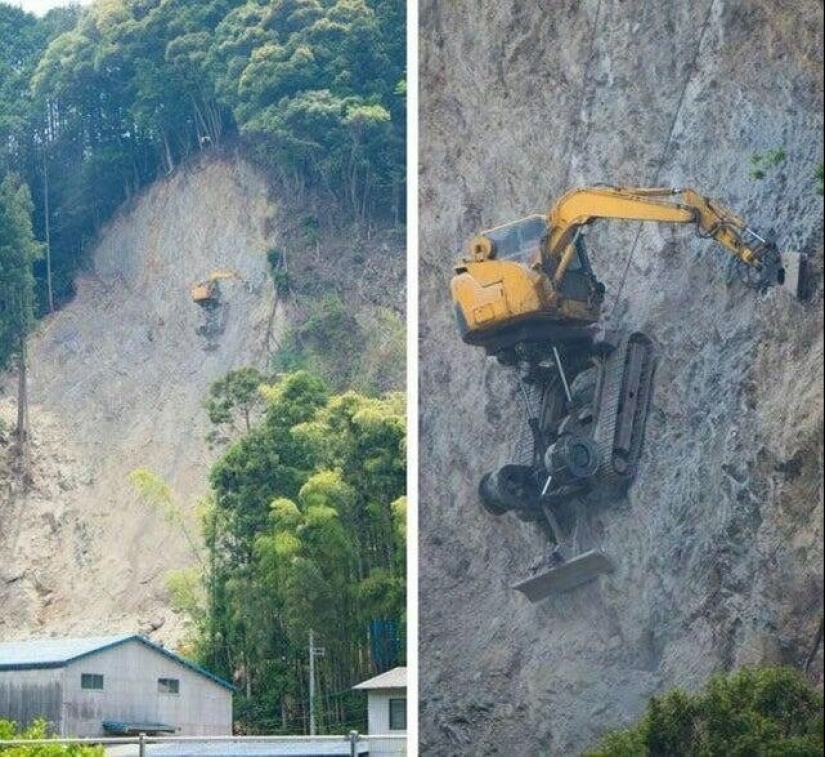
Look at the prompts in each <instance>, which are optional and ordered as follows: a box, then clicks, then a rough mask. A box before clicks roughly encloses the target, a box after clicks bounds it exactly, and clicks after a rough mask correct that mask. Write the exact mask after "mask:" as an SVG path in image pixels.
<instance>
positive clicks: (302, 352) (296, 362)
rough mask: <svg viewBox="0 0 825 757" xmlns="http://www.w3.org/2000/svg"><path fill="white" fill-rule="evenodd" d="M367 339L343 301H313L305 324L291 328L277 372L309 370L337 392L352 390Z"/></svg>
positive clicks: (326, 297)
mask: <svg viewBox="0 0 825 757" xmlns="http://www.w3.org/2000/svg"><path fill="white" fill-rule="evenodd" d="M366 346H367V340H366V336H365V335H364V333H363V331H362V329H361V326H360V325H359V323H358V321H357V320H356V319H355V316H354V315H353V312H352V309H351V308H347V307H346V305H345V304H344V302H343V301H342V300H341V298H340V297H339V296H338V295H337V294H334V293H331V292H330V293H327V294H325V295H323V296H322V297H320V298H319V299H318V300H315V301H312V302H311V303H310V304H309V305H308V307H307V312H306V315H305V317H304V319H303V322H302V323H300V324H299V325H297V326H294V327H292V328H291V329H290V330H289V331H288V332H287V334H286V335H285V337H284V340H283V343H282V345H281V346H280V347H279V349H278V351H277V352H276V353H275V357H274V359H273V368H274V369H275V370H276V371H295V370H309V371H311V372H313V373H316V374H318V375H320V376H322V377H323V378H324V379H325V380H326V381H327V382H328V383H330V384H331V385H333V386H334V387H335V388H342V387H345V386H350V385H352V383H353V377H354V374H355V372H356V371H357V370H358V367H359V366H358V359H359V356H360V355H363V353H364V351H365V349H366Z"/></svg>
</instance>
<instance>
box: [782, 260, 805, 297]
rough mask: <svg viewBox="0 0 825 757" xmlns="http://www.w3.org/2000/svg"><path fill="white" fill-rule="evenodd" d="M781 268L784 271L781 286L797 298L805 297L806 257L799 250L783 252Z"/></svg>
mask: <svg viewBox="0 0 825 757" xmlns="http://www.w3.org/2000/svg"><path fill="white" fill-rule="evenodd" d="M782 270H783V271H784V280H783V281H782V282H781V283H782V287H783V288H784V289H786V290H788V291H789V292H790V293H791V294H792V295H793V296H794V297H796V299H798V300H804V299H807V296H808V257H807V256H806V255H805V254H804V253H801V252H783V253H782Z"/></svg>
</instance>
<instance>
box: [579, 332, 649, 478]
mask: <svg viewBox="0 0 825 757" xmlns="http://www.w3.org/2000/svg"><path fill="white" fill-rule="evenodd" d="M654 370H655V356H654V352H653V344H652V342H651V341H650V339H649V338H648V337H647V336H645V335H644V334H642V333H641V332H638V331H637V332H633V333H632V334H630V335H629V336H627V337H626V338H625V339H623V340H622V341H621V342H620V344H619V345H618V346H617V348H616V349H615V350H613V352H612V353H611V354H610V355H608V356H607V358H606V359H605V365H604V370H603V372H602V376H601V381H600V387H599V409H598V420H597V422H596V428H595V430H594V433H593V439H594V441H595V442H596V445H597V449H598V451H599V458H600V463H599V470H598V473H597V476H598V479H599V482H600V488H604V489H605V490H606V491H608V492H611V493H612V492H617V493H620V492H623V491H624V490H625V489H626V488H627V486H629V484H630V483H631V481H632V480H633V477H634V475H635V472H636V465H637V463H638V461H639V458H640V457H641V453H642V446H643V443H644V432H645V425H646V422H647V414H648V410H649V407H650V398H651V395H652V393H653V373H654Z"/></svg>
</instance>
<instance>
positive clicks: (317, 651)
mask: <svg viewBox="0 0 825 757" xmlns="http://www.w3.org/2000/svg"><path fill="white" fill-rule="evenodd" d="M325 654H326V650H325V649H324V648H323V647H316V646H315V633H314V632H313V630H312V629H311V628H310V630H309V735H310V736H314V735H315V658H316V657H323V656H324V655H325Z"/></svg>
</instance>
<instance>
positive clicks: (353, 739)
mask: <svg viewBox="0 0 825 757" xmlns="http://www.w3.org/2000/svg"><path fill="white" fill-rule="evenodd" d="M349 757H358V731H350V732H349Z"/></svg>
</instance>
